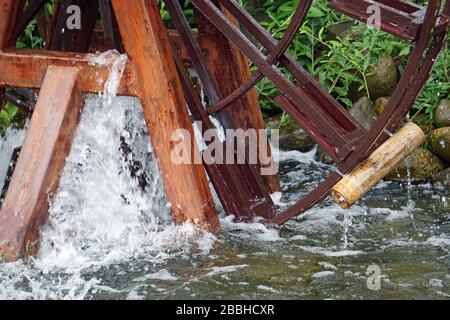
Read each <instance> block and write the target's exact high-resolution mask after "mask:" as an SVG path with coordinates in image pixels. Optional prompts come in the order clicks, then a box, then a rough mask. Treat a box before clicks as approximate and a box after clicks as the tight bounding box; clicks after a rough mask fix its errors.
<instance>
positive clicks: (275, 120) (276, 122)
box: [264, 114, 281, 130]
mask: <svg viewBox="0 0 450 320" xmlns="http://www.w3.org/2000/svg"><path fill="white" fill-rule="evenodd" d="M264 122H265V123H266V129H272V130H275V129H280V123H281V114H278V115H276V116H273V117H269V118H267V119H265V120H264Z"/></svg>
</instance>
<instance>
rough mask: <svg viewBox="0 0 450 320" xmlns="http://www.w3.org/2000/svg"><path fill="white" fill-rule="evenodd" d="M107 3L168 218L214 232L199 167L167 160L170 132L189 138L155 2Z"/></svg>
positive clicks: (206, 188)
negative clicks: (132, 77)
mask: <svg viewBox="0 0 450 320" xmlns="http://www.w3.org/2000/svg"><path fill="white" fill-rule="evenodd" d="M112 4H113V8H114V12H115V15H116V19H117V21H118V25H119V29H120V32H121V35H122V39H123V41H124V46H125V51H126V52H127V54H128V55H129V57H130V58H131V59H132V61H133V63H134V67H135V72H136V79H137V82H136V85H137V87H138V89H139V93H138V96H139V97H140V99H141V102H142V105H143V109H144V116H145V119H146V121H147V126H148V130H149V133H150V136H151V139H152V143H153V148H154V151H155V155H156V158H157V160H158V165H159V169H160V172H161V177H162V180H163V182H164V187H165V190H166V194H167V197H168V200H169V202H170V204H171V210H172V213H173V216H174V220H175V222H176V223H181V222H184V221H191V222H193V223H195V224H197V225H199V226H201V227H204V228H207V229H210V230H216V229H217V228H218V218H217V214H216V211H215V207H214V202H213V200H212V196H211V191H210V189H209V186H208V183H207V179H206V174H205V171H204V169H203V166H202V165H201V164H176V163H174V162H173V161H172V159H171V153H172V150H173V147H174V142H173V141H172V134H173V132H174V131H175V130H177V129H185V130H188V132H189V134H190V136H191V137H192V138H193V137H194V134H193V129H192V124H191V121H190V118H189V114H188V112H187V108H186V102H185V99H184V96H183V91H182V88H181V84H180V81H179V78H178V75H177V71H176V66H175V63H174V61H173V57H172V50H171V48H170V44H169V40H168V35H167V31H166V29H165V26H164V23H163V21H162V18H161V16H160V12H159V7H158V4H157V1H156V0H135V1H127V0H112ZM188 140H191V141H187V140H183V141H181V142H180V143H184V145H185V147H186V149H191V150H193V153H196V154H197V155H198V156H199V154H200V153H199V151H198V149H197V146H196V144H195V141H194V139H188ZM199 157H200V156H199Z"/></svg>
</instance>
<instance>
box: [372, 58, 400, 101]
mask: <svg viewBox="0 0 450 320" xmlns="http://www.w3.org/2000/svg"><path fill="white" fill-rule="evenodd" d="M370 72H373V73H374V74H373V75H372V76H369V77H367V86H368V88H369V93H370V97H371V98H372V99H373V100H376V99H378V98H381V97H390V96H391V95H392V93H393V92H394V90H395V88H396V87H397V83H398V76H397V66H396V64H395V61H394V59H393V58H392V57H391V56H388V55H386V56H383V57H381V58H380V60H379V61H378V64H377V65H376V66H375V67H374V68H372V69H371V70H370Z"/></svg>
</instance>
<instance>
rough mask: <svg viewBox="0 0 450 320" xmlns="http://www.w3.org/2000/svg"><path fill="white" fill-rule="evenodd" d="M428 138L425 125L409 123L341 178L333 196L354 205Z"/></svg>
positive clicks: (338, 201) (345, 206)
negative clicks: (422, 126)
mask: <svg viewBox="0 0 450 320" xmlns="http://www.w3.org/2000/svg"><path fill="white" fill-rule="evenodd" d="M424 141H425V134H424V133H423V131H422V129H420V127H419V126H417V125H416V124H414V123H413V122H410V123H408V124H407V125H405V126H404V127H403V128H402V129H400V130H399V131H398V132H397V133H396V134H394V135H393V136H392V137H391V138H389V139H388V140H387V141H386V142H385V143H384V144H382V145H381V146H380V147H379V148H378V149H377V150H375V151H374V152H373V153H372V154H371V155H370V156H369V157H368V158H367V159H366V160H365V161H364V162H362V163H361V164H360V165H359V166H358V167H357V168H356V169H354V170H353V171H352V172H351V173H350V174H348V175H346V176H345V177H344V178H343V179H342V180H341V181H339V182H338V183H337V184H336V185H335V186H334V187H333V189H332V190H331V196H332V198H333V199H334V200H335V201H336V202H337V203H338V204H339V205H340V206H341V207H342V208H344V209H348V208H350V207H351V206H352V205H353V204H354V203H355V202H356V201H358V199H360V198H361V197H362V196H363V195H364V194H365V193H366V192H367V191H369V190H370V188H372V187H373V186H374V185H376V184H377V183H378V181H380V180H381V179H383V178H384V177H385V176H386V175H387V174H388V173H389V172H391V171H392V170H393V169H394V168H395V166H396V165H397V164H398V163H399V162H400V161H402V160H403V159H404V158H406V157H407V156H408V155H410V154H411V153H412V152H413V151H414V150H415V149H417V148H418V147H420V146H421V145H422V144H423V143H424Z"/></svg>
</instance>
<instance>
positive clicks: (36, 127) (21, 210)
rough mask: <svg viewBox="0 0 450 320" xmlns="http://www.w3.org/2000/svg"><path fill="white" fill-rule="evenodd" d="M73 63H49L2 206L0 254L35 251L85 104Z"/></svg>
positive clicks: (7, 258) (7, 256) (13, 256)
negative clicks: (50, 200) (57, 64)
mask: <svg viewBox="0 0 450 320" xmlns="http://www.w3.org/2000/svg"><path fill="white" fill-rule="evenodd" d="M79 73H80V71H79V70H78V69H77V68H68V67H49V69H48V71H47V74H46V76H45V80H44V83H43V85H42V88H41V94H40V97H39V99H38V102H37V104H36V108H35V111H34V113H33V116H32V118H31V122H30V127H29V129H28V132H27V136H26V138H25V142H24V144H23V147H22V152H21V155H20V156H19V159H18V162H17V165H16V170H15V172H14V174H13V176H12V180H11V184H10V186H9V188H8V190H7V192H6V197H5V201H4V203H3V206H2V209H1V211H0V256H1V257H2V258H3V259H4V260H5V261H14V260H17V259H18V258H20V257H22V256H24V255H31V254H34V253H35V252H36V250H37V248H38V238H39V230H40V229H39V228H40V226H41V225H42V224H43V223H45V221H46V218H47V215H48V208H49V202H48V200H49V197H50V196H51V195H52V194H53V192H55V191H56V188H57V187H58V182H59V177H60V173H61V171H62V169H63V167H64V164H65V160H66V158H67V156H68V154H69V152H70V147H71V144H72V140H73V136H74V133H75V129H76V128H77V124H78V119H79V116H80V110H81V107H82V105H83V99H82V97H81V91H80V87H79V85H78V83H79V82H78V78H79Z"/></svg>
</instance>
